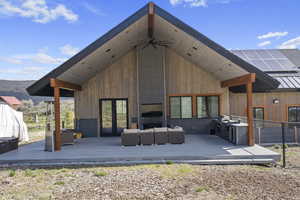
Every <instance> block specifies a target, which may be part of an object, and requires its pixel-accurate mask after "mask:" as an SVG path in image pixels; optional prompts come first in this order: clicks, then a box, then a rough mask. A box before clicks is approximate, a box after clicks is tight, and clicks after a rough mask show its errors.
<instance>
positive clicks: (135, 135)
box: [121, 129, 140, 146]
mask: <svg viewBox="0 0 300 200" xmlns="http://www.w3.org/2000/svg"><path fill="white" fill-rule="evenodd" d="M121 143H122V145H123V146H136V145H139V144H140V130H139V129H124V130H123V132H122V134H121Z"/></svg>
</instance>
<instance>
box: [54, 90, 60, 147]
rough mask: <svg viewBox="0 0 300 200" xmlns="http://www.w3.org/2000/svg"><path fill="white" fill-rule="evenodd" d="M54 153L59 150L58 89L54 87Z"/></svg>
mask: <svg viewBox="0 0 300 200" xmlns="http://www.w3.org/2000/svg"><path fill="white" fill-rule="evenodd" d="M54 112H55V113H54V119H55V147H54V149H55V151H60V150H61V132H60V131H61V130H60V88H59V87H54Z"/></svg>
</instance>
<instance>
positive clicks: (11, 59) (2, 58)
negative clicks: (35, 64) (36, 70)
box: [0, 57, 23, 65]
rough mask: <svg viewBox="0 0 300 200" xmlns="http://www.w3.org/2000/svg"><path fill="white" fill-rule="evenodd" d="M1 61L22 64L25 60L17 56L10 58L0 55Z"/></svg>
mask: <svg viewBox="0 0 300 200" xmlns="http://www.w3.org/2000/svg"><path fill="white" fill-rule="evenodd" d="M0 61H2V62H6V63H11V64H18V65H19V64H22V63H23V62H22V61H21V60H19V59H16V58H10V57H0Z"/></svg>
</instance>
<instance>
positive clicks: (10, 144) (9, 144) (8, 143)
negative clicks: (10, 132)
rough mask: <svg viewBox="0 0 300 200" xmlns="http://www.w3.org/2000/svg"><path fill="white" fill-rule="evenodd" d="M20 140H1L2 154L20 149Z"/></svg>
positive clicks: (0, 151)
mask: <svg viewBox="0 0 300 200" xmlns="http://www.w3.org/2000/svg"><path fill="white" fill-rule="evenodd" d="M18 145H19V139H18V138H15V137H2V138H0V154H1V153H6V152H9V151H12V150H15V149H18Z"/></svg>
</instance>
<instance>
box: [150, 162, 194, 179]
mask: <svg viewBox="0 0 300 200" xmlns="http://www.w3.org/2000/svg"><path fill="white" fill-rule="evenodd" d="M156 170H157V171H158V172H160V174H161V176H162V177H166V178H180V177H184V176H187V175H189V174H191V173H193V171H194V168H193V167H192V166H190V165H185V164H181V165H172V166H166V165H165V166H164V167H160V168H157V169H156Z"/></svg>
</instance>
